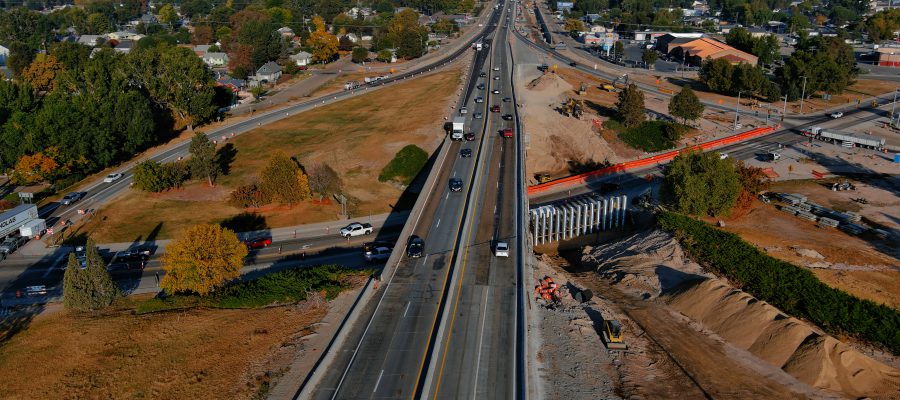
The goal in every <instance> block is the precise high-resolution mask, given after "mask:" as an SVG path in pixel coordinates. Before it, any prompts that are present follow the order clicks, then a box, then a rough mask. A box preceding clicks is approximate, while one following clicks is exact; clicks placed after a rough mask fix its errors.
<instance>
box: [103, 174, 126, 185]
mask: <svg viewBox="0 0 900 400" xmlns="http://www.w3.org/2000/svg"><path fill="white" fill-rule="evenodd" d="M119 179H122V174H121V173H120V172H116V173H114V174H109V175H107V176H106V178H103V183H113V182H115V181H117V180H119Z"/></svg>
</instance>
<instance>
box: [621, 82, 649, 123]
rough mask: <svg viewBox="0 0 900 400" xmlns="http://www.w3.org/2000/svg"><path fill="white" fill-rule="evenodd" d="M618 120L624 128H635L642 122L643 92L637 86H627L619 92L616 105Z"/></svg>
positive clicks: (643, 116)
mask: <svg viewBox="0 0 900 400" xmlns="http://www.w3.org/2000/svg"><path fill="white" fill-rule="evenodd" d="M616 110H617V111H618V112H619V118H621V119H622V122H624V123H625V126H635V125H637V124H640V123H641V122H644V118H645V117H646V116H645V115H644V92H642V91H641V90H640V89H638V87H637V85H635V84H633V83H632V84H629V85H628V87H627V88H625V90H623V91H621V92H619V101H618V102H617V103H616Z"/></svg>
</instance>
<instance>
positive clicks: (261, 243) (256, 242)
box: [244, 237, 272, 250]
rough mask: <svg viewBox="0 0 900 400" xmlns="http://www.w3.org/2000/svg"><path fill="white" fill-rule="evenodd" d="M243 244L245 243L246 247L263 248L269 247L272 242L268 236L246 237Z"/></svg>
mask: <svg viewBox="0 0 900 400" xmlns="http://www.w3.org/2000/svg"><path fill="white" fill-rule="evenodd" d="M244 244H245V245H247V248H248V249H251V250H252V249H264V248H266V247H269V245H271V244H272V238H269V237H258V238H255V239H247V240H245V241H244Z"/></svg>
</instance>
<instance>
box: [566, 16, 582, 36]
mask: <svg viewBox="0 0 900 400" xmlns="http://www.w3.org/2000/svg"><path fill="white" fill-rule="evenodd" d="M564 29H565V30H566V32H569V35H572V37H575V36H578V32H583V31H584V22H581V20H580V19H575V18H566V25H565V28H564Z"/></svg>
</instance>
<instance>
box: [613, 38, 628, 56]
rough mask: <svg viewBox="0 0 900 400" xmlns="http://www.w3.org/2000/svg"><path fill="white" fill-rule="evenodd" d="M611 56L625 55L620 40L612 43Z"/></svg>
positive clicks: (623, 46)
mask: <svg viewBox="0 0 900 400" xmlns="http://www.w3.org/2000/svg"><path fill="white" fill-rule="evenodd" d="M613 57H625V45H624V44H623V43H622V42H621V41H616V43H615V44H613Z"/></svg>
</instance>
